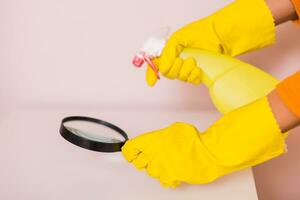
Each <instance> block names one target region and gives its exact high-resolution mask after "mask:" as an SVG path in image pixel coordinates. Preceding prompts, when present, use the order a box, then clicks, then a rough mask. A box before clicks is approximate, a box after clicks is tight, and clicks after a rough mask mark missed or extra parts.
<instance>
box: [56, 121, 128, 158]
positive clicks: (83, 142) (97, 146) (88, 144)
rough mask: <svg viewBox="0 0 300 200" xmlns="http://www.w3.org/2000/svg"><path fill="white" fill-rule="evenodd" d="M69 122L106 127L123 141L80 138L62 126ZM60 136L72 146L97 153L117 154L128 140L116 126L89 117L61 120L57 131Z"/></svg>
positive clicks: (124, 133) (123, 132)
mask: <svg viewBox="0 0 300 200" xmlns="http://www.w3.org/2000/svg"><path fill="white" fill-rule="evenodd" d="M71 121H81V122H92V123H95V124H98V125H101V126H105V127H108V128H110V129H112V130H114V131H116V132H117V133H119V134H120V135H121V136H122V137H123V138H124V141H118V140H114V142H111V143H109V142H101V141H95V140H91V139H89V138H87V137H84V136H80V135H78V134H75V133H73V132H72V131H71V130H72V129H70V128H68V127H66V126H65V125H64V123H65V122H71ZM59 132H60V135H61V136H62V137H63V138H65V139H66V140H67V141H69V142H71V143H72V144H74V145H76V146H79V147H82V148H85V149H89V150H92V151H98V152H107V153H110V152H118V151H121V148H122V146H123V145H124V144H125V142H126V141H127V140H128V136H127V134H126V132H125V131H123V130H122V129H121V128H119V127H118V126H116V125H114V124H112V123H109V122H107V121H104V120H100V119H96V118H91V117H85V116H70V117H66V118H64V119H62V121H61V125H60V129H59Z"/></svg>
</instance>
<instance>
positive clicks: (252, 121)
mask: <svg viewBox="0 0 300 200" xmlns="http://www.w3.org/2000/svg"><path fill="white" fill-rule="evenodd" d="M284 152H285V143H284V134H282V133H281V130H280V129H279V126H278V124H277V122H276V120H275V118H274V116H273V113H272V112H271V109H270V107H269V103H268V100H267V98H266V97H264V98H262V99H260V100H257V101H255V102H254V103H251V104H248V105H246V106H244V107H241V108H239V109H237V110H235V111H233V112H230V113H228V114H225V115H224V116H223V117H222V118H220V119H219V120H218V121H217V122H215V123H214V124H213V125H212V126H211V127H210V128H208V130H206V131H205V132H204V133H202V134H201V133H199V131H198V130H197V129H196V128H195V127H193V126H192V125H189V124H185V123H180V122H179V123H175V124H173V125H171V126H169V127H167V128H164V129H161V130H157V131H153V132H150V133H146V134H143V135H141V136H138V137H136V138H134V139H132V140H129V141H128V142H126V144H125V145H124V146H123V148H122V153H123V155H124V157H125V158H126V159H127V161H129V162H131V163H132V164H133V165H134V166H135V167H136V168H138V169H146V171H147V172H148V174H149V175H150V176H152V177H155V178H157V179H159V180H160V182H161V183H162V184H163V185H165V186H171V187H176V186H177V185H178V184H179V183H180V182H186V183H189V184H202V183H208V182H211V181H213V180H215V179H216V178H219V177H221V176H223V175H225V174H228V173H230V172H233V171H236V170H239V169H243V168H246V167H250V166H253V165H256V164H259V163H261V162H264V161H266V160H269V159H271V158H274V157H276V156H278V155H280V154H282V153H284Z"/></svg>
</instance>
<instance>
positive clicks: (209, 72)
mask: <svg viewBox="0 0 300 200" xmlns="http://www.w3.org/2000/svg"><path fill="white" fill-rule="evenodd" d="M165 42H166V39H164V38H162V37H150V38H149V39H148V40H147V41H146V42H145V44H144V46H143V48H142V50H141V51H140V52H139V54H137V55H136V56H135V57H134V59H133V64H134V65H135V66H137V67H141V66H142V64H143V63H144V61H145V62H147V63H148V64H149V65H150V66H151V68H152V69H153V71H154V72H155V74H156V76H157V78H158V79H159V71H158V68H157V67H156V66H155V65H154V64H153V62H152V59H153V58H155V57H159V56H160V53H161V51H162V49H163V47H164V44H165ZM180 57H181V58H183V59H185V58H188V57H193V58H194V59H195V60H196V62H197V65H198V66H199V68H200V69H201V70H202V75H201V80H202V82H203V83H204V84H205V85H206V86H207V88H208V89H209V93H210V97H211V99H212V101H213V103H214V105H215V106H216V108H217V109H218V110H219V111H220V112H221V113H223V114H225V113H227V112H230V111H232V110H234V109H236V108H238V107H240V106H243V105H246V104H248V103H250V102H252V101H255V100H257V99H259V98H262V97H263V96H266V95H267V94H268V93H269V92H271V91H272V90H273V89H274V88H275V86H276V84H277V83H278V80H277V79H275V78H274V77H273V76H271V75H270V74H267V73H266V72H264V71H262V70H260V69H258V68H256V67H255V66H252V65H250V64H248V63H245V62H242V61H240V60H238V59H236V58H233V57H230V56H226V55H223V54H219V53H214V52H210V51H206V50H200V49H190V48H186V49H184V50H183V52H182V53H181V55H180Z"/></svg>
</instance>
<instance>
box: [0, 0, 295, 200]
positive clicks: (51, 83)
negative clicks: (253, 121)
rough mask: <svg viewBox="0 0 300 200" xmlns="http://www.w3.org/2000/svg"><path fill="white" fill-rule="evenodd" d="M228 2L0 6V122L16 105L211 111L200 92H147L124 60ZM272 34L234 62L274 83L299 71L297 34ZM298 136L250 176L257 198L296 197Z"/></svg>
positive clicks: (289, 28)
mask: <svg viewBox="0 0 300 200" xmlns="http://www.w3.org/2000/svg"><path fill="white" fill-rule="evenodd" d="M229 2H230V1H227V0H226V1H225V0H224V1H218V2H213V3H212V1H209V0H185V1H179V0H164V1H161V0H152V1H151V2H149V1H143V0H127V1H120V0H110V1H99V0H86V1H80V0H72V1H71V0H51V1H50V0H48V1H46V0H27V1H22V0H9V1H8V0H7V1H5V0H2V1H0V29H1V31H0V44H1V45H0V66H1V73H0V85H1V86H0V98H1V107H0V112H1V113H2V114H1V115H0V118H2V117H3V116H5V113H7V112H8V111H9V110H10V109H14V108H17V107H19V106H27V107H30V106H43V107H45V106H46V107H56V108H59V107H64V108H65V107H77V108H79V107H86V106H88V107H90V108H124V107H126V108H151V109H152V108H164V109H176V110H190V109H192V110H199V111H200V110H203V109H205V110H209V109H214V108H213V106H212V104H211V103H210V99H209V97H208V96H207V91H206V89H205V88H204V87H203V86H201V87H195V86H191V85H188V84H184V83H180V82H177V81H169V80H165V79H163V80H162V81H161V82H159V84H158V85H157V87H155V88H149V87H147V85H146V84H145V81H144V69H140V70H138V69H136V68H134V67H132V65H131V63H130V59H131V57H132V55H133V54H134V53H135V52H136V50H137V49H138V48H139V47H140V45H141V44H142V42H143V41H144V39H145V38H146V37H147V36H148V35H149V34H151V32H152V31H153V30H156V29H158V28H160V27H164V26H170V27H171V28H172V30H175V29H176V28H179V27H180V26H182V25H184V24H186V23H187V22H190V21H192V20H195V19H198V18H201V17H204V16H206V15H208V14H210V13H212V12H213V11H215V10H217V9H219V8H221V7H222V6H224V5H226V4H227V3H229ZM277 32H278V34H277V35H278V42H277V44H276V45H274V46H272V47H270V48H266V49H264V50H260V51H258V52H255V53H250V54H248V55H244V56H241V59H243V60H245V61H248V62H250V63H252V64H254V65H257V66H259V67H261V68H263V69H265V70H266V71H268V72H270V73H272V74H273V75H274V76H276V77H278V78H279V79H282V78H283V77H286V76H287V75H289V74H291V73H293V72H294V71H296V70H297V69H299V53H300V40H299V33H300V29H299V28H297V27H296V26H294V25H293V24H292V23H287V24H284V25H282V26H280V27H279V28H278V29H277ZM199 120H201V119H199ZM297 132H298V134H297ZM299 132H300V130H299V129H297V130H295V131H293V132H292V135H291V136H290V138H289V139H288V148H289V153H288V154H286V155H284V156H282V157H280V158H277V159H274V160H272V161H269V162H267V163H265V164H263V165H260V166H258V167H256V168H255V169H254V172H255V179H256V184H257V186H258V188H257V190H258V194H259V196H260V199H262V200H267V199H272V200H277V199H278V200H279V199H287V200H294V199H295V200H296V199H299V198H300V192H299V188H300V175H299V172H298V171H299V169H300V160H299V158H298V156H297V155H299V152H300V148H299V144H297V143H299V140H300V133H299Z"/></svg>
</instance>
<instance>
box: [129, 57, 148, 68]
mask: <svg viewBox="0 0 300 200" xmlns="http://www.w3.org/2000/svg"><path fill="white" fill-rule="evenodd" d="M144 61H145V60H144V58H143V57H142V56H141V55H136V56H134V58H133V60H132V64H133V65H134V66H136V67H141V66H142V65H143V64H144Z"/></svg>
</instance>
